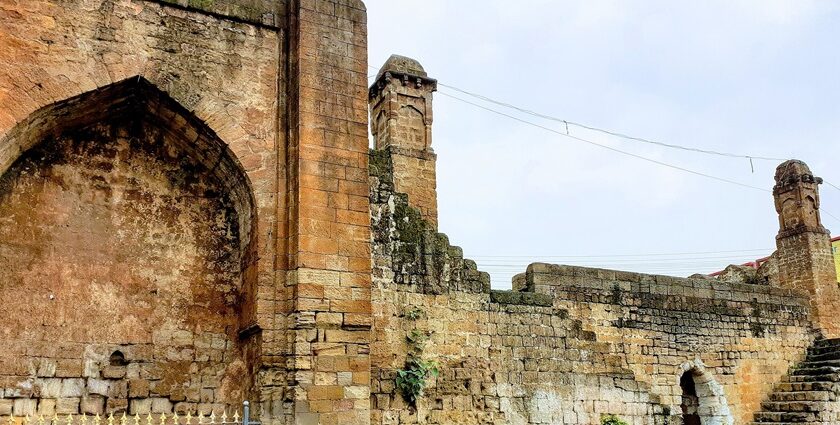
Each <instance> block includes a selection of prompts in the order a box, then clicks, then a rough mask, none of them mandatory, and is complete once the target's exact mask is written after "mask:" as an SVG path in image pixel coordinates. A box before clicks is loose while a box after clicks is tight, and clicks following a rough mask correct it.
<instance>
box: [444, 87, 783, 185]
mask: <svg viewBox="0 0 840 425" xmlns="http://www.w3.org/2000/svg"><path fill="white" fill-rule="evenodd" d="M439 93H440V94H442V95H444V96H446V97H449V98H452V99H455V100H458V101H460V102H463V103H467V104H469V105H472V106H475V107H476V108H481V109H483V110H485V111H488V112H492V113H494V114H497V115H501V116H504V117H507V118H510V119H512V120H515V121H519V122H521V123H523V124H527V125H530V126H533V127H536V128H540V129H543V130H545V131H549V132H552V133H555V134H559V135H560V136H563V137H566V138H569V139H574V140H577V141H579V142H583V143H587V144H590V145H593V146H598V147H601V148H603V149H607V150H610V151H613V152H616V153H620V154H623V155H627V156H631V157H633V158H637V159H641V160H643V161H647V162H651V163H653V164H658V165H660V166H663V167H668V168H672V169H675V170H679V171H683V172H686V173H690V174H694V175H696V176H701V177H705V178H708V179H712V180H717V181H719V182H723V183H729V184H733V185H736V186H741V187H745V188H749V189H753V190H759V191H762V192H770V191H769V190H767V189H764V188H762V187H758V186H753V185H750V184H746V183H741V182H738V181H735V180H730V179H727V178H723V177H717V176H713V175H711V174H706V173H703V172H700V171H696V170H692V169H689V168H685V167H681V166H679V165H673V164H669V163H667V162H663V161H659V160H656V159H653V158H648V157H646V156H642V155H638V154H635V153H632V152H628V151H625V150H621V149H618V148H614V147H612V146H608V145H604V144H601V143H598V142H594V141H592V140H588V139H584V138H582V137H578V136H574V135H571V134H568V133H564V132H562V131H559V130H555V129H553V128H551V127H546V126H544V125H540V124H537V123H535V122H532V121H528V120H525V119H522V118H519V117H516V116H514V115H510V114H507V113H504V112H501V111H497V110H495V109H492V108H488V107H486V106H484V105H480V104H478V103H475V102H471V101H469V100H466V99H462V98H460V97H457V96H454V95H451V94H448V93H444V92H439Z"/></svg>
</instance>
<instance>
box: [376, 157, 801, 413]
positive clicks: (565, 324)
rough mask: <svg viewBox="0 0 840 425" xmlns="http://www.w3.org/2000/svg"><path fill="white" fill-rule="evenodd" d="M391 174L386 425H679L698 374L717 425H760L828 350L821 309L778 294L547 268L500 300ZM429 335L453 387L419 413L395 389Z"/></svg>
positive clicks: (387, 182) (381, 192)
mask: <svg viewBox="0 0 840 425" xmlns="http://www.w3.org/2000/svg"><path fill="white" fill-rule="evenodd" d="M390 167H391V164H390V155H389V154H388V152H387V151H373V152H372V153H371V212H372V218H373V238H374V239H373V241H374V243H373V253H374V255H373V258H374V272H373V276H374V282H373V296H372V298H373V305H374V325H373V340H374V341H373V344H372V346H371V361H372V368H371V372H372V383H371V391H372V405H373V414H372V423H381V424H392V423H522V424H524V423H566V424H592V423H599V421H600V418H601V416H602V415H605V414H615V415H617V416H619V417H620V418H622V419H624V420H627V421H628V422H629V423H633V424H660V423H680V422H679V420H680V419H679V415H680V414H681V407H680V406H681V403H682V395H683V391H682V388H681V387H680V378H681V377H682V376H683V375H684V374H685V373H688V374H689V375H690V376H692V379H693V381H694V383H695V385H696V387H697V392H698V394H702V396H700V397H699V410H700V411H701V412H702V413H703V415H705V417H706V418H713V420H714V421H715V422H713V423H722V424H727V423H728V424H732V423H747V422H749V421H751V420H752V419H751V418H752V415H753V413H754V412H755V411H757V410H758V408H759V404H760V402H761V401H762V400H763V398H764V397H765V396H766V395H767V394H769V392H770V391H771V390H772V387H773V384H775V383H777V382H778V381H779V380H780V379H781V377H782V376H784V375H785V374H786V373H787V371H788V369H789V368H790V367H792V366H793V365H795V364H796V363H797V362H798V361H800V360H801V359H802V358H803V356H804V355H805V352H806V348H807V347H808V346H809V345H810V344H811V342H812V340H813V338H815V336H816V333H815V332H814V330H813V328H812V325H811V323H810V321H809V318H810V317H809V313H810V308H809V305H808V303H807V301H806V300H807V298H806V296H805V295H804V294H801V293H797V292H791V291H789V290H783V289H780V288H777V287H773V286H770V285H766V284H765V285H750V284H739V283H723V282H718V281H715V280H710V279H680V278H666V277H661V276H650V275H643V274H636V273H623V272H616V271H608V270H597V269H587V268H580V267H567V266H554V265H545V264H534V265H532V266H530V267H529V269H528V273H527V274H526V275H524V276H520V277H519V279H517V281H518V284H517V285H516V288H515V290H513V291H491V290H490V287H489V277H488V276H487V275H486V274H485V273H482V272H479V271H478V270H477V269H476V265H475V263H474V262H472V261H470V260H468V259H465V258H464V256H463V253H462V251H461V249H460V248H458V247H454V246H451V245H450V244H449V241H448V239H447V238H446V236H445V235H443V234H440V233H436V232H435V231H434V230H433V228H432V227H431V226H430V225H429V224H428V223H425V222H424V221H423V220H422V218H421V216H420V213H419V211H417V210H416V209H414V208H411V207H410V206H409V204H408V199H407V197H406V195H404V194H398V193H395V192H394V188H393V181H392V179H393V177H392V175H391V171H390ZM416 331H419V332H421V333H422V334H427V335H429V340H428V342H427V343H426V345H425V349H424V357H425V358H427V359H429V360H435V361H437V362H438V364H439V366H440V376H439V377H437V378H436V379H432V380H430V381H429V382H430V384H429V387H428V388H427V389H426V391H425V393H424V395H423V396H422V397H420V399H419V400H418V402H417V406H416V408H414V407H413V406H410V405H409V404H408V403H407V402H406V401H405V400H404V399H403V397H402V396H400V395H399V391H397V389H396V388H395V378H396V373H397V371H398V370H400V369H403V368H405V361H406V354H407V348H408V347H407V343H406V337H407V336H409V335H411V334H412V333H413V332H416Z"/></svg>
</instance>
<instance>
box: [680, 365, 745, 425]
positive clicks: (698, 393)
mask: <svg viewBox="0 0 840 425" xmlns="http://www.w3.org/2000/svg"><path fill="white" fill-rule="evenodd" d="M675 383H676V384H677V385H678V388H679V389H680V392H679V394H681V399H680V401H681V405H680V406H679V408H678V409H677V410H676V411H678V412H681V417H682V419H683V421H684V423H685V424H696V423H698V422H697V421H699V423H700V424H702V425H732V424H733V423H734V419H733V417H732V413H731V412H730V410H729V404H728V403H727V401H726V395H725V394H724V392H723V386H721V385H720V384H719V383H718V382H717V381H716V380H715V379H714V377H713V376H712V374H711V373H710V372H709V371H708V370H706V367H705V365H703V362H701V361H700V360H699V359H698V360H695V361H693V362H687V363H684V364H683V365H681V366H680V369H679V373H678V374H677V378H676V382H675ZM692 421H694V422H692Z"/></svg>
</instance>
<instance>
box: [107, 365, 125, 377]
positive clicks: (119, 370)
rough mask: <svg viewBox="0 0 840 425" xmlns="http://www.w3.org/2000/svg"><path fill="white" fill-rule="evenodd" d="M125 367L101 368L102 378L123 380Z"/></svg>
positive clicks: (109, 366)
mask: <svg viewBox="0 0 840 425" xmlns="http://www.w3.org/2000/svg"><path fill="white" fill-rule="evenodd" d="M125 372H126V367H125V366H111V365H108V366H105V367H103V368H102V377H103V378H105V379H122V378H125Z"/></svg>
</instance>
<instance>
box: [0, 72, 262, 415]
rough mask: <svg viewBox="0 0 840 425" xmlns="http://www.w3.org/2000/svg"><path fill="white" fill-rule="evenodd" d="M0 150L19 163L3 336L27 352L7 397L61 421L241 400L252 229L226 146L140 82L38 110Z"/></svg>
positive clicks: (2, 205)
mask: <svg viewBox="0 0 840 425" xmlns="http://www.w3.org/2000/svg"><path fill="white" fill-rule="evenodd" d="M0 146H2V147H3V149H4V150H5V151H6V152H17V154H15V155H12V156H9V157H8V159H7V160H6V161H5V162H4V163H2V164H0V167H2V168H0V172H2V178H0V270H2V274H0V299H6V300H8V299H13V300H15V302H14V303H4V304H5V307H4V312H5V313H4V319H3V320H2V321H0V335H2V339H3V341H4V345H5V346H6V347H7V348H8V347H13V349H14V350H16V352H17V353H18V356H16V358H15V360H14V361H13V362H3V363H0V383H2V387H3V388H0V390H5V393H6V394H10V391H30V393H29V394H27V396H28V398H27V399H26V400H28V401H27V403H31V404H32V406H31V407H32V409H34V410H38V411H47V410H56V411H58V413H78V412H84V413H101V412H103V411H117V412H119V411H121V410H122V411H128V412H130V413H135V412H136V413H140V414H142V413H146V412H149V411H155V412H171V411H173V410H175V411H181V412H184V411H191V412H193V414H195V413H198V412H203V413H207V412H209V411H210V409H214V408H215V409H218V408H219V407H221V406H223V405H231V404H238V403H240V402H241V400H243V399H245V398H246V397H247V396H248V395H249V394H248V393H249V392H250V391H251V387H252V385H253V379H252V376H253V371H252V370H251V367H250V365H251V364H252V363H253V362H251V361H250V360H249V355H248V352H249V350H248V349H247V348H248V346H249V344H251V343H250V342H249V341H248V340H247V339H246V340H240V338H239V336H238V331H239V329H240V328H241V323H243V321H245V320H248V318H247V316H248V315H249V314H250V312H251V311H252V310H253V309H252V308H251V306H252V304H253V300H252V299H250V298H251V295H252V291H251V290H250V289H248V288H250V287H252V285H253V282H249V279H250V278H249V277H250V276H253V275H254V273H250V272H249V268H251V267H252V264H253V259H254V245H255V240H254V234H253V232H252V227H253V225H254V223H255V217H254V208H253V201H252V197H251V190H250V186H249V183H248V179H247V177H246V176H245V173H244V171H243V170H242V168H241V166H240V165H239V163H238V162H237V160H236V159H235V158H234V157H233V155H232V153H231V152H230V150H229V149H228V148H227V146H226V145H225V143H223V142H222V141H221V140H219V139H218V137H216V135H215V134H214V133H213V131H212V130H210V129H209V128H208V127H207V126H206V125H205V124H203V123H202V122H200V121H199V120H198V119H197V118H195V117H194V116H192V114H191V113H189V112H188V111H187V110H186V109H184V108H183V107H181V106H180V105H179V104H177V103H176V102H175V101H173V100H172V99H171V98H169V97H168V96H167V95H165V94H164V93H162V92H160V91H159V90H157V88H155V87H154V86H153V85H152V84H150V83H149V82H147V81H146V80H144V79H142V78H140V77H136V78H131V79H129V80H125V81H122V82H119V83H115V84H112V85H110V86H107V87H104V88H102V89H99V90H96V91H94V92H89V93H86V94H83V95H81V96H78V97H75V98H72V99H68V100H65V101H62V102H59V103H56V104H53V105H50V106H47V107H44V108H42V109H40V110H38V111H36V112H35V113H33V114H32V115H31V116H30V117H29V118H28V119H27V120H25V121H24V122H22V123H20V124H18V125H17V126H16V127H15V128H14V129H13V130H12V131H10V132H9V134H8V135H7V136H6V137H5V139H4V140H3V141H2V144H0ZM243 316H246V317H243ZM57 401H58V402H60V403H58V404H56V403H57ZM46 404H50V406H46ZM48 408H49V409H48Z"/></svg>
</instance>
